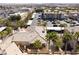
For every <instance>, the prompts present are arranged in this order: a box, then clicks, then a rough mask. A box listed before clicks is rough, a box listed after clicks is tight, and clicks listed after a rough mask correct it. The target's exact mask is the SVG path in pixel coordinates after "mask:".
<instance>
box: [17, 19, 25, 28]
mask: <svg viewBox="0 0 79 59" xmlns="http://www.w3.org/2000/svg"><path fill="white" fill-rule="evenodd" d="M17 27H26V22H25V21H23V20H20V21H17Z"/></svg>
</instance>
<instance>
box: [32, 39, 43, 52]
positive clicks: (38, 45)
mask: <svg viewBox="0 0 79 59" xmlns="http://www.w3.org/2000/svg"><path fill="white" fill-rule="evenodd" d="M33 46H34V48H36V49H37V50H36V52H37V53H38V50H39V49H40V48H42V43H41V41H40V40H36V41H35V42H34V43H33Z"/></svg>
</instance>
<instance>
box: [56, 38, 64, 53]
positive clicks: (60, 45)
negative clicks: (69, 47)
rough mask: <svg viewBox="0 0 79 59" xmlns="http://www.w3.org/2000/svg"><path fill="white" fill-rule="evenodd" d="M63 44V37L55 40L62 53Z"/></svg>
mask: <svg viewBox="0 0 79 59" xmlns="http://www.w3.org/2000/svg"><path fill="white" fill-rule="evenodd" d="M62 44H63V42H62V39H61V38H58V39H57V40H56V42H55V45H56V47H57V48H58V49H59V51H60V52H61V53H62V52H63V50H62V49H61V47H62Z"/></svg>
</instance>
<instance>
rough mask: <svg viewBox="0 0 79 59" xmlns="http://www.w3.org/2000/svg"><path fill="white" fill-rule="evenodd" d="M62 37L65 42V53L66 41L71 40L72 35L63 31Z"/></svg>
mask: <svg viewBox="0 0 79 59" xmlns="http://www.w3.org/2000/svg"><path fill="white" fill-rule="evenodd" d="M63 39H64V40H63V41H64V43H65V53H66V51H67V44H68V41H70V40H73V35H72V34H71V33H70V32H65V33H64V34H63Z"/></svg>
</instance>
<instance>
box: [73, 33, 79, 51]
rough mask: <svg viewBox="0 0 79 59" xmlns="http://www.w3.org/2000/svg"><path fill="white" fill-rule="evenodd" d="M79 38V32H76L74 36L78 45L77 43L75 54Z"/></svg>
mask: <svg viewBox="0 0 79 59" xmlns="http://www.w3.org/2000/svg"><path fill="white" fill-rule="evenodd" d="M78 38H79V32H76V33H75V35H74V39H75V41H76V43H75V46H74V50H73V52H75V51H76V47H77V46H78V44H77V41H78Z"/></svg>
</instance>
